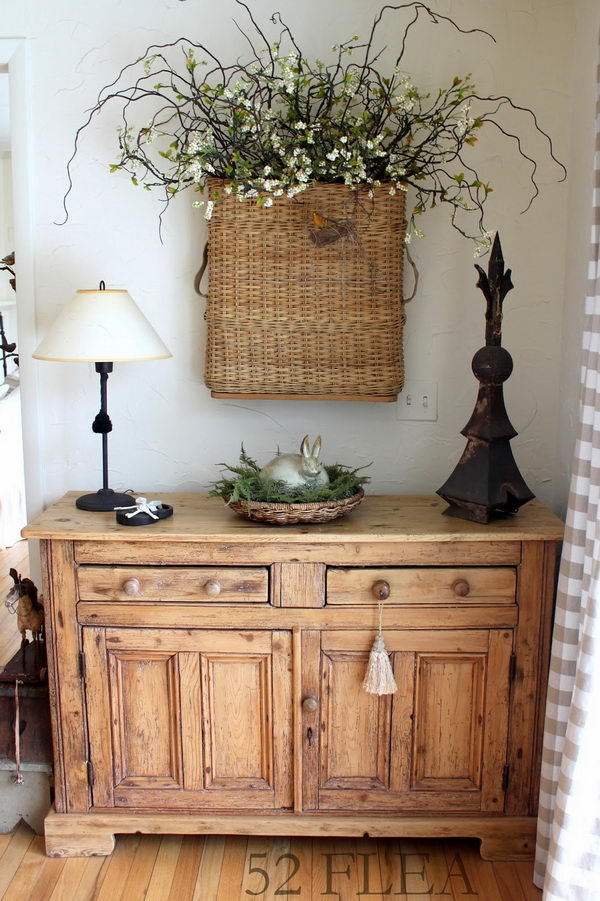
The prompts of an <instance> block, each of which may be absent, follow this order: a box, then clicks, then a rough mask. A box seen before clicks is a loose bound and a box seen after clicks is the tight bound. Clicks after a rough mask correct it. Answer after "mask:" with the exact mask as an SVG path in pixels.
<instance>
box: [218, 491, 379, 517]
mask: <svg viewBox="0 0 600 901" xmlns="http://www.w3.org/2000/svg"><path fill="white" fill-rule="evenodd" d="M364 496H365V493H364V491H363V490H362V488H361V489H360V490H359V491H357V492H356V494H353V495H352V497H346V498H344V499H343V500H341V501H318V502H317V503H313V504H270V503H267V502H265V501H235V502H234V503H233V504H229V507H230V509H231V510H233V512H234V513H237V514H238V516H243V517H244V519H251V520H253V521H254V522H270V523H273V524H274V525H277V526H290V525H293V524H294V523H298V522H302V523H310V522H331V520H332V519H338V517H340V516H345V515H346V513H350V511H351V510H354V508H355V507H358V505H359V504H360V502H361V501H362V499H363V497H364Z"/></svg>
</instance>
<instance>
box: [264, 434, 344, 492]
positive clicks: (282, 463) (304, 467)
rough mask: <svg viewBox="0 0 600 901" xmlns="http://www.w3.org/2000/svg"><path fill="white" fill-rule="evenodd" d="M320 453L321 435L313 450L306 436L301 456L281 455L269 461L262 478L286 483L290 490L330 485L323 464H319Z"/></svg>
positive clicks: (301, 448)
mask: <svg viewBox="0 0 600 901" xmlns="http://www.w3.org/2000/svg"><path fill="white" fill-rule="evenodd" d="M320 453H321V436H320V435H319V437H318V438H317V440H316V441H315V443H314V444H313V446H312V450H311V449H310V446H309V443H308V435H306V436H305V437H304V440H303V441H302V444H301V445H300V453H299V454H280V455H279V456H278V457H274V458H273V459H272V460H269V462H268V463H267V464H266V465H265V466H263V468H262V469H261V471H260V475H261V478H263V479H264V480H265V481H275V480H277V481H279V482H285V484H286V485H287V486H288V487H289V488H303V487H304V486H305V485H306V486H309V487H311V488H314V487H317V486H318V485H328V484H329V476H328V475H327V473H326V471H325V470H324V469H323V464H322V463H320V462H319V454H320Z"/></svg>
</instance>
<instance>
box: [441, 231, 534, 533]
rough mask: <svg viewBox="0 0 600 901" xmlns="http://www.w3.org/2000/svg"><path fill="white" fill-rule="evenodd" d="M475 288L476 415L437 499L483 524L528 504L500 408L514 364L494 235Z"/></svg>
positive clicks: (505, 279)
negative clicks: (480, 307)
mask: <svg viewBox="0 0 600 901" xmlns="http://www.w3.org/2000/svg"><path fill="white" fill-rule="evenodd" d="M475 268H476V269H477V271H478V273H479V279H478V281H477V287H478V288H480V289H481V291H482V292H483V295H484V297H485V299H486V311H485V345H486V346H485V347H482V348H481V349H480V350H478V351H477V353H476V354H475V356H474V357H473V362H472V368H473V373H474V375H475V377H476V378H477V379H479V392H478V395H477V402H476V404H475V409H474V410H473V413H472V415H471V418H470V419H469V421H468V423H467V424H466V426H465V427H464V429H462V432H461V434H463V435H464V436H465V437H466V439H467V446H466V447H465V449H464V452H463V455H462V457H461V458H460V460H459V461H458V465H457V466H456V469H455V470H454V472H453V473H452V475H451V476H450V478H449V479H448V480H447V482H445V484H444V485H442V487H441V488H439V489H438V491H437V493H438V494H439V495H441V497H443V498H444V500H445V501H447V502H448V504H449V505H450V506H449V507H448V508H447V509H446V510H444V513H445V514H446V515H447V516H457V517H459V518H460V519H470V520H473V521H474V522H480V523H487V522H489V520H490V518H491V517H492V516H493V515H494V514H502V513H515V512H516V511H517V510H518V509H519V507H521V506H522V505H523V504H526V503H527V502H528V501H530V500H533V498H534V497H535V495H534V494H533V493H532V492H531V491H530V490H529V488H528V487H527V485H526V484H525V481H524V479H523V477H522V475H521V473H520V472H519V469H518V467H517V464H516V463H515V459H514V457H513V454H512V450H511V447H510V440H511V438H514V437H515V435H516V434H517V432H516V431H515V429H514V428H513V426H512V423H511V421H510V419H509V418H508V413H507V412H506V407H505V405H504V389H503V387H502V385H503V383H504V382H505V381H506V380H507V379H508V377H509V376H510V374H511V372H512V369H513V361H512V357H511V355H510V354H509V352H508V351H507V350H506V349H505V348H504V347H502V346H501V344H502V305H503V303H504V298H505V297H506V295H507V294H508V292H509V291H510V290H511V289H512V288H513V287H514V286H513V283H512V281H511V270H510V269H506V270H505V269H504V258H503V256H502V247H501V245H500V237H499V235H498V234H496V237H495V239H494V244H493V246H492V252H491V255H490V262H489V266H488V271H487V274H486V273H485V272H484V270H483V269H482V268H481V266H477V265H476V266H475Z"/></svg>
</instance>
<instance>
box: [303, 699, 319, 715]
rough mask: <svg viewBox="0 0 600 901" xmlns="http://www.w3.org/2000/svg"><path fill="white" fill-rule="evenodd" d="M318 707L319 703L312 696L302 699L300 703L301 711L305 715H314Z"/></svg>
mask: <svg viewBox="0 0 600 901" xmlns="http://www.w3.org/2000/svg"><path fill="white" fill-rule="evenodd" d="M318 706H319V702H318V701H317V699H316V698H313V697H312V695H310V696H309V697H308V698H304V700H303V701H302V709H303V710H304V711H305V713H314V712H315V710H316V709H317V707H318Z"/></svg>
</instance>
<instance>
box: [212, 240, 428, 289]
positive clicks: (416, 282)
mask: <svg viewBox="0 0 600 901" xmlns="http://www.w3.org/2000/svg"><path fill="white" fill-rule="evenodd" d="M406 259H407V260H408V262H409V263H410V267H411V269H412V271H413V275H414V277H415V283H414V286H413V289H412V294H411V295H410V297H405V298H404V303H409V302H410V301H411V300H412V299H413V298H414V296H415V294H416V293H417V288H418V287H419V270H418V269H417V264H416V263H415V261H414V260H413V258H412V257H411V255H410V250H409V249H408V244H407V245H406ZM201 271H202V272H203V271H204V270H201ZM200 277H201V278H202V276H200Z"/></svg>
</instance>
